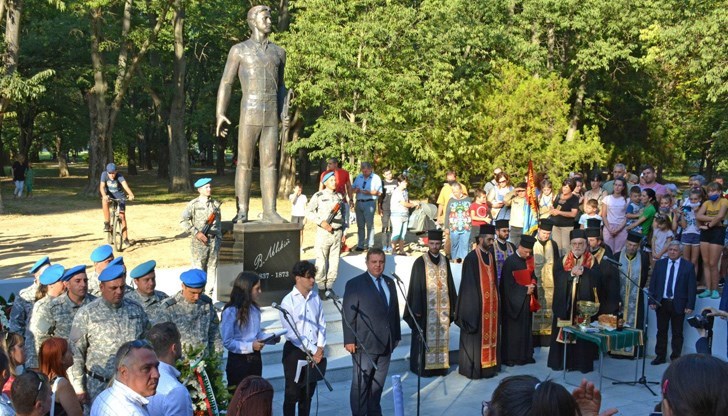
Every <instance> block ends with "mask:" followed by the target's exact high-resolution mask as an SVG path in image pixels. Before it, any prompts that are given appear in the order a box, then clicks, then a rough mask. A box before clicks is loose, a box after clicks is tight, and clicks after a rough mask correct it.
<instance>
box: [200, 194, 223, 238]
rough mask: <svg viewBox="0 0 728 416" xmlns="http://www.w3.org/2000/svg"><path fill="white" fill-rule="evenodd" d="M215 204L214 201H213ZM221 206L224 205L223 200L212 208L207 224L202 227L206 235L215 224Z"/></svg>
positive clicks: (202, 231)
mask: <svg viewBox="0 0 728 416" xmlns="http://www.w3.org/2000/svg"><path fill="white" fill-rule="evenodd" d="M213 205H214V203H213ZM220 206H222V202H220V203H219V204H218V205H217V206H216V207H215V209H213V210H212V212H211V213H210V216H208V217H207V220H206V221H205V226H204V227H202V230H200V232H201V233H202V234H204V235H205V237H207V236H208V234H209V233H210V229H211V228H212V226H213V224H215V217H216V216H217V215H218V214H219V213H220Z"/></svg>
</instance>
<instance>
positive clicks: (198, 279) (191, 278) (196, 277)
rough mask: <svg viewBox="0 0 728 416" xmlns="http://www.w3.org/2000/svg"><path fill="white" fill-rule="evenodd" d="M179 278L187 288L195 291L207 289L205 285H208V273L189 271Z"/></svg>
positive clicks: (197, 270) (198, 270) (196, 270)
mask: <svg viewBox="0 0 728 416" xmlns="http://www.w3.org/2000/svg"><path fill="white" fill-rule="evenodd" d="M179 278H180V280H182V283H184V284H185V286H187V287H191V288H193V289H197V288H200V287H205V283H207V273H205V272H203V271H202V270H200V269H190V270H187V271H186V272H183V273H182V274H181V275H180V276H179Z"/></svg>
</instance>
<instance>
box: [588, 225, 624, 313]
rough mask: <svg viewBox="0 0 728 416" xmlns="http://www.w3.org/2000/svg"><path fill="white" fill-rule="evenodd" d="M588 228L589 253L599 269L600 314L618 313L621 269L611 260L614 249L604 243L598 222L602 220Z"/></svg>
mask: <svg viewBox="0 0 728 416" xmlns="http://www.w3.org/2000/svg"><path fill="white" fill-rule="evenodd" d="M590 221H593V220H591V219H590V220H588V221H587V228H585V229H584V233H585V234H586V241H587V245H588V246H589V253H590V254H591V255H592V256H593V257H594V261H595V262H596V264H597V265H596V268H597V269H598V270H599V286H600V291H599V292H598V293H600V295H599V312H598V315H602V314H608V315H615V316H616V315H617V311H618V310H619V269H618V268H617V266H615V265H614V263H612V262H610V261H609V260H611V259H612V249H611V248H609V246H608V245H606V244H604V240H603V239H602V230H601V228H600V227H599V225H598V224H601V221H599V220H596V221H597V224H596V226H590V225H594V224H588V223H589V222H590Z"/></svg>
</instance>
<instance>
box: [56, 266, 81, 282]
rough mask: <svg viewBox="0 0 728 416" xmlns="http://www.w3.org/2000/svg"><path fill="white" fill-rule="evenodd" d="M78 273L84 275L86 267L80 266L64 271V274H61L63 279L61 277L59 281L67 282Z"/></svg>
mask: <svg viewBox="0 0 728 416" xmlns="http://www.w3.org/2000/svg"><path fill="white" fill-rule="evenodd" d="M79 273H86V265H85V264H81V265H78V266H76V267H71V268H70V269H68V270H66V272H65V273H63V277H61V280H63V281H64V282H67V281H69V280H71V278H72V277H73V276H75V275H77V274H79Z"/></svg>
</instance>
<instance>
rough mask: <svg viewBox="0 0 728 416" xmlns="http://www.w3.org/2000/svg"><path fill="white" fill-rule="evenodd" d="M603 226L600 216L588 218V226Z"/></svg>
mask: <svg viewBox="0 0 728 416" xmlns="http://www.w3.org/2000/svg"><path fill="white" fill-rule="evenodd" d="M601 226H602V220H600V219H599V218H589V219H588V220H586V228H599V227H601Z"/></svg>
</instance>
